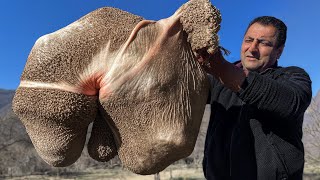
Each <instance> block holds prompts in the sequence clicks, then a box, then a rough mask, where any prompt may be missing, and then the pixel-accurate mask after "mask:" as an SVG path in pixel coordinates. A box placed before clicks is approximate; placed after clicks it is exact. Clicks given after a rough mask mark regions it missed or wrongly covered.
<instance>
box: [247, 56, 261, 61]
mask: <svg viewBox="0 0 320 180" xmlns="http://www.w3.org/2000/svg"><path fill="white" fill-rule="evenodd" d="M246 57H247V60H249V61H256V60H258V58H256V57H254V56H246Z"/></svg>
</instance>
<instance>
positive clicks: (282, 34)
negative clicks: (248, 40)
mask: <svg viewBox="0 0 320 180" xmlns="http://www.w3.org/2000/svg"><path fill="white" fill-rule="evenodd" d="M254 23H259V24H261V25H264V26H269V25H271V26H273V27H275V28H276V29H277V46H276V47H277V48H279V47H281V46H282V45H284V44H285V43H286V39H287V26H286V25H285V24H284V22H282V21H281V20H280V19H277V18H275V17H272V16H260V17H257V18H255V19H253V20H252V21H251V22H250V24H249V25H248V27H247V30H246V33H247V31H248V29H249V28H250V26H251V25H252V24H254Z"/></svg>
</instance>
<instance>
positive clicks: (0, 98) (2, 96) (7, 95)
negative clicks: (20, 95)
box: [0, 89, 15, 117]
mask: <svg viewBox="0 0 320 180" xmlns="http://www.w3.org/2000/svg"><path fill="white" fill-rule="evenodd" d="M14 93H15V91H14V90H5V89H0V117H3V116H4V115H5V114H7V113H9V112H8V111H10V110H11V101H12V98H13V96H14Z"/></svg>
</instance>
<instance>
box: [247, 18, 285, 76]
mask: <svg viewBox="0 0 320 180" xmlns="http://www.w3.org/2000/svg"><path fill="white" fill-rule="evenodd" d="M276 42H277V30H276V28H275V27H273V26H263V25H261V24H259V23H254V24H252V25H251V26H250V27H249V29H248V31H247V32H246V34H245V36H244V39H243V42H242V46H241V62H242V65H243V68H244V70H248V71H257V72H261V71H264V70H265V69H267V68H269V67H270V66H272V65H273V64H274V63H275V62H276V61H277V59H278V58H279V57H280V55H281V53H282V50H283V47H284V46H281V47H279V48H276V45H277V44H276Z"/></svg>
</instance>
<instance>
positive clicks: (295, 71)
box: [272, 66, 309, 77]
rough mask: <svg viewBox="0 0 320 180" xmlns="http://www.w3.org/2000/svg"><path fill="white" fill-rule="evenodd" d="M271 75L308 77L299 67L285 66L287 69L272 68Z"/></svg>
mask: <svg viewBox="0 0 320 180" xmlns="http://www.w3.org/2000/svg"><path fill="white" fill-rule="evenodd" d="M272 73H273V74H286V75H297V76H299V75H301V76H308V77H309V74H308V73H307V72H306V71H305V70H304V69H303V68H301V67H298V66H287V67H281V66H278V67H276V68H274V71H273V72H272Z"/></svg>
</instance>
